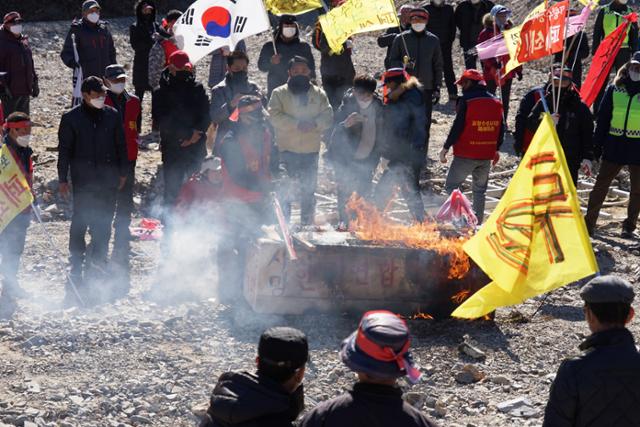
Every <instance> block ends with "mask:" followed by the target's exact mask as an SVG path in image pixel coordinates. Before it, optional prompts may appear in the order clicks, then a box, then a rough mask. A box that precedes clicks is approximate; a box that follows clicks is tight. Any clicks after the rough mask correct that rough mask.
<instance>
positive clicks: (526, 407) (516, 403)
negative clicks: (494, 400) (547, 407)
mask: <svg viewBox="0 0 640 427" xmlns="http://www.w3.org/2000/svg"><path fill="white" fill-rule="evenodd" d="M497 408H498V410H499V411H500V412H505V413H508V414H509V415H512V416H515V417H520V418H531V417H535V416H536V415H538V411H537V410H536V408H534V406H533V404H532V403H531V401H530V400H529V399H527V398H526V397H524V396H520V397H517V398H515V399H511V400H507V401H505V402H501V403H498V405H497Z"/></svg>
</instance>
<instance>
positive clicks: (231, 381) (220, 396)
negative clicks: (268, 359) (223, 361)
mask: <svg viewBox="0 0 640 427" xmlns="http://www.w3.org/2000/svg"><path fill="white" fill-rule="evenodd" d="M303 407H304V390H303V388H302V386H300V387H299V388H298V389H297V390H296V391H295V392H294V393H293V394H291V395H290V394H288V393H287V392H286V391H285V390H284V389H283V388H282V386H281V385H280V384H278V383H276V382H274V381H272V380H270V379H268V378H264V377H259V376H256V375H253V374H250V373H248V372H237V373H236V372H227V373H224V374H222V375H221V376H220V379H219V380H218V384H216V387H215V388H214V390H213V393H212V394H211V400H210V403H209V409H207V414H206V416H205V418H204V419H203V420H202V422H201V423H200V427H232V426H238V427H293V421H295V419H296V418H297V417H298V414H300V412H302V409H303Z"/></svg>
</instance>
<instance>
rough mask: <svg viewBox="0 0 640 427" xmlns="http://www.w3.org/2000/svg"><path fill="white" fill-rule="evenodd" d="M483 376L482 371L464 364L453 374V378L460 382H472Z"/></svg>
mask: <svg viewBox="0 0 640 427" xmlns="http://www.w3.org/2000/svg"><path fill="white" fill-rule="evenodd" d="M484 377H485V375H484V373H483V372H482V371H480V370H479V369H478V368H476V367H475V366H474V365H469V364H467V365H464V366H463V367H462V369H461V370H459V371H458V372H457V373H456V374H455V380H456V381H457V382H459V383H461V384H472V383H476V382H478V381H480V380H481V379H483V378H484Z"/></svg>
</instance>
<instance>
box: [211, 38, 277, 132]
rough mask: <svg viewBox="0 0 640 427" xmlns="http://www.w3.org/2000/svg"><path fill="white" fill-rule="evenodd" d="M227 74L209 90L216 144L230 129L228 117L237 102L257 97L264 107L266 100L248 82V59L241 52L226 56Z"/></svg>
mask: <svg viewBox="0 0 640 427" xmlns="http://www.w3.org/2000/svg"><path fill="white" fill-rule="evenodd" d="M227 69H228V71H227V74H226V76H225V77H224V80H223V81H221V82H220V83H218V84H217V85H216V87H214V88H213V89H212V90H211V107H210V108H209V115H210V116H211V121H212V122H213V124H214V125H216V126H217V129H218V130H217V133H216V143H218V142H220V141H221V140H222V138H224V137H225V135H226V134H227V132H228V131H229V129H230V128H231V121H230V120H229V116H231V113H233V111H234V110H235V109H236V107H237V106H238V101H240V98H242V97H243V96H245V95H253V96H258V97H260V98H261V99H262V102H263V104H264V105H266V104H267V100H266V98H265V97H264V96H263V95H262V91H261V90H260V88H259V87H258V85H257V84H256V83H254V82H253V81H251V80H249V72H248V69H249V57H248V56H247V54H246V53H245V52H243V51H241V50H236V51H234V52H231V54H229V56H227Z"/></svg>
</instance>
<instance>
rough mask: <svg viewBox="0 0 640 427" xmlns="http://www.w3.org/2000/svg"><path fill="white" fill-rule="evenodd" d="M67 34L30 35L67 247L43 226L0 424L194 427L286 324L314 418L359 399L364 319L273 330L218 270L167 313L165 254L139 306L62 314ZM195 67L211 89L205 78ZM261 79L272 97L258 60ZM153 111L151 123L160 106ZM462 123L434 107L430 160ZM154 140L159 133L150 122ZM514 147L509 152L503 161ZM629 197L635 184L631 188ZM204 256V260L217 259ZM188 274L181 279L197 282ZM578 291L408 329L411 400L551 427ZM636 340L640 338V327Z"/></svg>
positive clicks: (204, 273) (363, 44) (147, 187)
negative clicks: (304, 369)
mask: <svg viewBox="0 0 640 427" xmlns="http://www.w3.org/2000/svg"><path fill="white" fill-rule="evenodd" d="M129 23H130V19H126V18H123V19H118V20H115V21H113V23H112V24H113V31H114V33H115V36H116V41H117V47H118V55H119V60H120V61H121V62H123V63H125V64H132V57H131V53H130V50H129V47H128V43H127V34H128V31H127V28H128V24H129ZM66 28H67V23H66V22H48V23H33V24H29V25H28V27H27V32H29V33H30V34H31V35H32V45H33V48H34V54H35V60H36V66H37V70H38V73H39V75H40V81H41V86H42V95H41V96H40V98H38V99H36V100H35V101H34V102H33V108H32V110H33V116H34V119H35V121H36V122H38V123H40V124H41V125H42V127H38V128H35V130H34V132H35V134H36V139H35V141H36V142H35V144H34V145H35V146H34V149H35V151H36V154H37V160H36V186H35V188H36V191H37V193H38V198H39V199H40V202H41V204H42V206H43V208H44V209H45V211H46V218H45V219H46V229H47V230H48V232H49V233H50V234H51V236H52V240H53V242H54V245H55V249H53V248H52V247H51V246H50V244H49V240H48V238H47V237H46V235H45V233H44V232H43V230H42V229H41V228H40V227H39V226H38V225H36V224H34V225H32V226H31V228H30V229H29V235H28V239H27V245H26V251H25V255H24V258H23V264H22V269H21V272H20V279H21V281H22V284H23V286H24V287H25V289H26V290H28V291H29V292H30V293H31V298H29V299H26V300H22V301H21V302H20V307H19V310H18V311H17V312H16V314H15V316H14V318H13V319H12V320H10V321H4V322H0V378H1V381H0V425H3V423H4V424H8V425H16V426H25V427H33V426H61V427H62V426H65V427H70V426H88V425H100V426H127V425H157V426H183V425H184V426H191V425H194V424H195V423H196V422H197V413H198V411H199V410H201V409H202V406H203V404H206V402H207V397H208V394H209V393H210V391H211V389H212V386H213V384H214V382H215V380H216V378H217V377H218V376H219V375H220V374H221V373H222V372H224V371H227V370H230V369H252V367H253V360H254V357H255V344H256V343H257V340H258V337H259V334H260V333H261V331H262V330H263V329H264V328H265V327H266V326H268V325H274V324H287V325H292V326H295V327H298V328H300V329H302V330H304V331H305V332H306V333H307V334H308V335H309V340H310V343H311V350H312V353H311V363H310V367H309V369H308V374H307V377H306V390H307V396H308V400H307V407H309V408H310V407H312V406H314V405H316V404H317V402H320V401H323V400H326V399H328V398H331V397H332V396H335V395H337V394H339V393H341V392H342V391H344V390H345V389H347V388H348V387H349V386H350V384H351V383H352V381H353V375H352V374H351V373H350V372H348V371H347V370H346V369H345V368H344V367H343V366H342V364H341V363H340V361H339V358H338V354H337V349H338V348H339V345H340V342H341V340H342V339H343V338H345V337H346V336H347V335H348V334H349V333H350V332H351V331H352V330H353V329H354V328H355V327H356V325H357V321H358V319H357V318H356V317H352V316H347V315H333V316H329V315H307V316H304V317H282V318H280V317H272V316H270V317H262V316H255V315H251V314H250V313H248V312H246V311H238V310H234V308H232V307H226V306H223V305H220V304H219V303H218V302H217V300H216V295H215V272H214V271H212V268H211V266H210V265H208V266H207V268H206V269H203V270H198V271H196V273H197V274H196V275H195V276H196V278H195V279H194V278H190V279H184V278H183V280H180V281H176V282H175V283H172V285H173V286H174V287H176V288H178V287H180V288H182V287H184V288H190V287H191V286H192V285H193V284H194V283H196V282H197V284H198V286H197V290H198V292H197V293H196V295H197V298H192V299H191V300H190V301H184V302H178V301H176V302H175V303H173V304H169V305H167V304H162V305H161V304H158V303H156V302H153V301H152V300H150V299H149V298H148V297H147V296H146V292H147V291H148V290H149V289H152V288H153V287H154V286H156V285H157V283H156V282H158V273H157V271H158V270H159V269H161V267H163V266H166V265H167V263H170V262H171V260H168V259H163V258H162V257H161V256H160V250H159V245H158V243H157V242H155V241H136V242H135V243H134V253H135V254H134V258H133V260H132V265H133V271H132V283H133V289H132V291H131V293H130V295H129V297H127V298H125V299H122V300H119V301H117V302H116V303H114V304H105V305H101V306H98V307H95V308H92V309H77V308H75V309H68V310H63V309H62V308H61V301H62V297H63V283H64V259H65V258H66V255H67V249H66V245H67V236H68V229H69V221H68V219H67V218H68V206H66V205H65V204H64V203H62V202H61V201H60V200H59V199H57V198H56V196H55V190H56V182H55V177H56V173H55V161H56V153H55V152H54V151H53V148H55V146H56V145H57V137H56V131H57V125H58V123H59V120H60V116H61V114H62V113H63V112H64V111H65V109H66V108H67V106H68V105H69V103H70V80H71V72H70V70H68V69H66V68H65V67H64V66H63V65H62V63H61V61H60V60H59V57H58V54H59V52H60V49H61V46H62V41H63V38H64V35H65V32H66ZM266 40H267V39H266V37H256V38H254V39H252V40H251V41H250V43H249V45H250V56H251V57H252V58H254V59H255V58H257V54H258V50H259V48H260V46H261V44H262V43H264V42H265V41H266ZM457 53H458V52H456V54H457ZM382 57H383V52H382V51H381V50H380V49H379V48H378V47H377V46H376V45H375V39H374V38H373V37H369V36H359V37H357V39H356V54H355V62H356V67H357V68H358V70H359V71H367V72H375V71H378V70H379V68H378V67H379V66H380V63H381V62H382ZM199 69H200V70H201V71H200V74H199V75H200V76H204V75H205V74H206V71H205V70H206V64H203V65H202V66H201V67H199ZM251 75H252V78H254V79H256V80H258V81H259V82H260V83H261V84H263V85H264V83H265V78H264V75H262V74H261V73H259V72H257V70H256V67H255V61H254V63H253V64H251ZM542 80H543V77H542V75H541V74H539V73H537V72H530V73H528V74H527V76H526V78H525V80H523V81H522V82H516V83H515V87H514V91H513V103H512V105H513V107H512V111H515V109H516V108H517V102H518V100H519V99H520V98H521V96H522V94H523V93H524V91H526V89H527V88H529V87H530V86H532V85H534V84H536V83H539V82H541V81H542ZM444 96H445V101H446V94H445V95H444ZM144 107H145V112H146V113H148V111H149V100H147V99H146V100H145V104H144ZM452 114H453V105H452V104H451V103H449V104H444V105H440V106H438V107H436V113H435V115H434V118H435V121H436V123H434V125H433V130H432V135H433V137H432V142H431V149H430V156H431V158H432V159H436V153H437V152H438V151H439V149H440V148H441V145H442V143H443V141H444V139H445V137H446V133H447V131H448V128H449V126H450V124H451V122H452V118H453V115H452ZM143 126H144V130H143V133H147V132H148V130H149V119H148V114H147V115H146V116H145V122H144V125H143ZM147 141H149V142H153V141H150V140H149V139H148V138H147ZM510 145H511V142H508V143H507V146H506V147H505V148H504V150H505V151H506V152H508V151H509V150H510ZM151 147H152V148H153V145H152V146H151ZM503 157H504V158H503V160H502V162H501V165H500V166H499V167H498V170H509V169H512V168H513V167H515V165H516V159H515V157H513V156H510V155H508V154H505V155H504V156H503ZM159 164H160V156H159V153H158V152H157V151H154V150H153V149H150V150H146V151H142V152H141V154H140V160H139V162H138V172H137V178H138V183H137V186H136V200H137V205H138V208H139V209H138V213H137V215H136V216H137V218H140V217H142V216H150V215H152V214H153V210H152V209H151V206H152V205H151V204H150V203H149V202H148V200H149V198H148V197H146V196H145V195H146V194H147V193H149V192H150V191H155V189H156V188H157V185H156V184H155V176H156V173H157V168H158V165H159ZM430 168H431V171H432V176H433V178H436V179H437V178H442V177H444V173H445V170H446V168H445V166H442V165H440V164H436V163H435V162H432V164H431V165H430ZM499 179H500V180H501V181H498V180H494V181H495V183H497V184H506V183H508V177H507V178H504V177H503V178H499ZM322 181H323V184H322V186H321V187H322V188H321V190H320V191H321V192H323V193H327V192H330V190H331V185H330V184H329V182H328V181H329V180H327V179H323V180H322ZM620 185H621V186H622V187H623V188H624V186H625V185H627V184H626V180H625V178H624V176H622V177H621V179H620ZM430 188H431V189H432V190H433V191H434V192H436V193H440V192H441V190H442V189H441V186H440V185H439V184H433V185H431V186H430ZM438 197H441V196H439V195H438ZM439 200H441V199H439ZM607 213H609V214H610V215H611V217H610V218H609V219H605V220H603V221H602V224H603V229H602V231H601V233H600V234H599V235H598V237H597V238H596V239H595V241H594V246H595V248H596V251H597V258H598V261H599V263H600V265H601V268H602V270H603V271H605V272H613V273H616V274H620V275H622V276H624V277H627V278H628V279H630V280H632V281H633V282H634V283H636V282H637V280H638V278H639V277H640V267H639V260H640V257H639V256H640V252H638V249H637V248H634V247H633V246H632V245H630V243H629V242H626V241H623V240H621V239H619V238H618V232H619V226H618V225H617V224H618V223H619V219H620V217H621V216H623V215H624V211H623V210H622V209H620V208H611V209H607ZM324 214H325V216H330V214H329V213H327V212H324ZM201 255H202V257H204V258H206V256H207V254H206V252H203V253H201ZM181 267H182V268H183V269H184V270H183V271H182V273H188V272H189V271H187V270H189V269H192V267H191V266H190V265H183V266H181ZM192 272H193V271H192ZM203 284H204V286H202V285H203ZM578 290H579V286H578V285H572V286H567V287H565V288H562V289H560V290H558V291H556V292H554V293H552V294H550V295H549V296H547V297H544V298H542V299H541V298H537V299H534V300H531V301H529V302H527V303H525V304H523V305H521V306H518V307H515V308H508V309H501V310H498V312H497V314H496V319H495V322H461V321H453V320H447V321H438V322H433V321H410V327H411V329H412V332H413V334H414V339H413V343H412V344H413V348H414V351H413V352H414V355H415V357H416V359H417V361H418V362H419V363H420V365H421V366H422V367H423V372H424V373H425V377H424V379H423V380H422V382H420V383H419V384H418V385H415V386H413V387H409V386H406V385H405V387H406V390H407V392H408V394H407V399H408V400H409V401H410V402H411V403H412V404H414V405H415V406H416V407H418V408H421V409H423V410H424V411H425V412H427V413H428V414H430V415H431V416H433V417H434V418H436V419H437V420H438V422H440V423H441V424H442V425H445V426H469V427H470V426H537V425H540V424H541V422H542V421H541V420H542V418H541V417H542V413H543V411H544V406H545V402H546V399H547V395H548V391H549V385H550V383H551V381H552V380H553V378H554V374H555V371H556V369H557V367H558V365H559V363H560V362H561V360H562V359H563V358H565V357H567V356H570V355H573V354H576V352H577V346H578V344H579V342H580V340H581V339H582V338H583V337H584V336H585V334H587V332H588V331H587V328H586V326H585V324H584V322H583V321H582V310H581V303H580V299H579V297H578ZM534 313H536V315H535V316H533V317H532V315H533V314H534ZM632 330H633V332H634V333H636V334H637V333H640V328H639V327H638V326H632Z"/></svg>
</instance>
